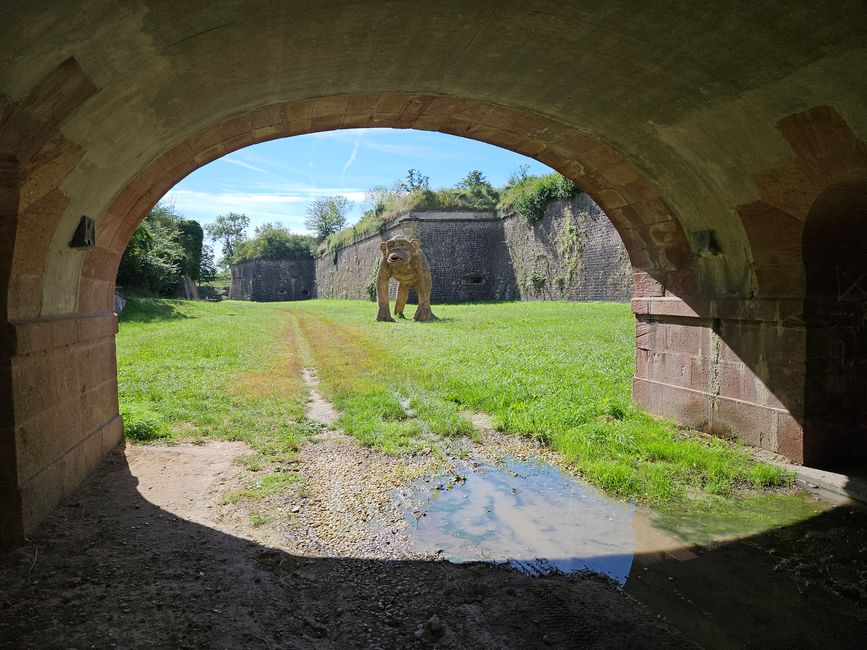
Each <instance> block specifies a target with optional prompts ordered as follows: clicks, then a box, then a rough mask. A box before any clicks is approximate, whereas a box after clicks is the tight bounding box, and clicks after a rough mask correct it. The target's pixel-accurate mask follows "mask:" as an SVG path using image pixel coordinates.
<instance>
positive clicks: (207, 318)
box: [118, 300, 791, 505]
mask: <svg viewBox="0 0 867 650" xmlns="http://www.w3.org/2000/svg"><path fill="white" fill-rule="evenodd" d="M434 311H435V313H436V314H437V315H438V316H439V317H440V318H441V320H440V321H438V322H434V323H424V324H422V323H415V322H413V321H411V320H407V321H399V322H397V323H394V324H391V323H377V322H375V321H374V316H375V305H373V304H371V303H369V302H361V301H357V302H352V301H328V300H316V301H305V302H303V303H281V304H273V303H272V304H255V303H238V302H223V303H219V304H203V303H199V304H196V303H185V302H179V301H161V302H159V303H152V302H140V301H131V304H130V305H129V306H128V307H127V310H126V311H125V312H124V315H123V319H122V323H121V331H120V335H119V336H118V374H119V381H120V398H121V404H122V405H123V409H125V413H126V414H127V415H128V416H129V418H130V420H129V421H127V433H128V435H130V436H137V437H139V438H140V439H167V440H176V439H185V438H219V439H233V440H246V441H248V442H250V444H252V445H253V446H254V447H255V448H256V449H257V450H258V453H259V454H261V455H262V457H263V458H265V459H266V460H267V459H272V460H273V459H286V458H291V457H292V453H293V451H294V448H295V446H296V445H297V443H298V442H299V441H300V440H301V438H302V437H303V436H304V435H306V434H308V433H311V432H313V430H314V429H315V427H312V426H311V424H310V423H308V422H305V421H304V419H303V400H304V395H305V392H304V389H303V386H302V385H301V383H300V381H299V379H298V375H299V373H300V368H301V361H300V359H301V357H304V358H305V361H307V360H310V361H312V363H313V364H314V365H315V366H316V368H317V370H318V373H319V377H320V380H321V386H320V390H321V391H322V392H323V394H324V395H325V396H326V397H327V398H329V399H331V400H332V401H333V403H334V404H335V406H336V407H337V409H338V411H339V412H340V413H341V416H340V420H339V422H338V424H339V426H340V427H341V428H343V429H344V430H345V431H346V432H347V433H348V434H350V435H353V436H356V437H357V438H358V439H359V440H361V441H362V442H364V443H365V444H368V445H370V446H372V447H374V448H376V449H379V450H382V451H385V452H388V453H405V452H412V451H415V450H418V449H420V448H422V447H433V448H435V447H436V445H437V444H438V442H442V441H444V440H448V439H449V438H451V437H454V436H461V435H473V433H474V429H473V427H472V425H471V423H470V422H469V421H468V420H467V419H466V417H465V416H464V415H463V413H465V412H466V411H481V412H485V413H489V414H490V415H491V416H493V418H494V421H495V424H496V426H497V427H498V428H499V429H501V430H502V431H505V432H508V433H512V434H517V435H523V436H531V437H536V438H539V439H541V440H542V441H544V442H545V443H546V444H548V445H550V446H552V447H553V448H554V449H556V450H558V451H559V452H560V453H561V454H562V455H563V456H564V457H565V459H566V460H567V461H568V462H569V463H570V464H571V465H572V466H573V467H574V468H575V469H576V470H577V471H578V472H580V473H581V474H582V475H583V476H584V477H586V479H587V480H588V481H590V482H591V483H593V484H595V485H597V486H600V487H602V488H603V489H605V490H606V491H608V492H609V493H611V494H614V495H617V496H621V497H625V498H630V499H634V500H637V501H642V502H646V503H651V504H655V505H660V504H676V503H684V502H686V501H687V500H688V496H690V497H692V498H695V495H696V494H698V495H704V496H703V497H701V499H699V500H700V501H701V500H703V501H704V502H705V503H706V504H707V503H715V504H718V505H719V504H726V503H729V504H733V503H736V500H735V499H733V496H737V495H739V494H740V493H741V492H742V491H743V490H744V489H747V490H761V489H764V488H767V487H773V486H780V485H788V484H789V483H790V482H791V477H790V476H788V475H786V474H785V473H784V472H782V471H781V470H779V469H777V468H774V467H771V466H768V465H762V464H759V463H756V462H754V461H753V460H752V459H751V458H750V457H749V455H748V454H746V453H745V452H744V451H743V450H742V449H741V448H739V447H738V446H737V445H734V444H732V443H730V442H726V441H723V440H720V439H716V438H710V437H707V436H699V435H696V434H693V433H690V432H685V431H681V430H679V429H678V428H677V427H676V426H674V424H673V423H671V422H668V421H664V420H659V419H657V418H654V417H651V416H650V415H648V414H647V413H645V412H644V411H643V410H642V409H640V408H638V407H636V406H635V405H634V404H633V403H632V400H631V394H630V386H631V377H632V375H633V372H634V345H635V343H634V320H633V317H632V315H631V314H630V311H629V306H628V305H623V304H610V303H565V302H561V303H557V302H553V303H552V302H546V303H499V304H472V305H437V306H436V307H435V309H434ZM243 462H244V463H245V465H249V466H251V467H256V466H259V465H260V464H261V463H260V458H258V457H253V458H246V459H245V460H244V461H243ZM250 489H251V490H252V491H251V493H250V495H246V496H249V497H250V498H255V496H254V495H255V494H259V493H260V492H261V489H260V488H255V487H251V488H250Z"/></svg>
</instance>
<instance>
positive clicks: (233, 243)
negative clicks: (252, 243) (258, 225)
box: [205, 212, 250, 266]
mask: <svg viewBox="0 0 867 650" xmlns="http://www.w3.org/2000/svg"><path fill="white" fill-rule="evenodd" d="M249 225H250V219H249V218H248V217H247V215H246V214H238V213H236V212H230V213H229V214H221V215H218V216H217V220H216V221H215V222H214V223H208V224H205V230H206V231H207V233H208V236H209V237H210V238H211V239H213V240H216V241H218V242H220V243H222V245H223V259H222V262H221V264H223V265H224V266H225V265H227V264H230V263H231V262H230V260H231V259H232V258H233V257H234V254H235V248H237V246H238V244H240V243H242V242H244V241H245V240H246V239H247V235H246V234H245V230H246V229H247V227H248V226H249Z"/></svg>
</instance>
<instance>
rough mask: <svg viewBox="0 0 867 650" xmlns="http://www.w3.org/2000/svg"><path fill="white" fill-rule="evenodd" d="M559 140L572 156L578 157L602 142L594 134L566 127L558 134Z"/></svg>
mask: <svg viewBox="0 0 867 650" xmlns="http://www.w3.org/2000/svg"><path fill="white" fill-rule="evenodd" d="M557 142H558V143H559V144H560V146H562V147H563V148H564V149H566V150H567V151H568V152H569V153H570V154H571V156H572V157H578V156H580V154H583V153H584V152H586V151H589V150H590V149H593V148H594V147H598V146H599V144H600V142H599V140H597V139H596V138H594V137H593V136H590V135H588V134H586V133H582V132H581V131H578V130H576V129H564V130H563V131H562V132H560V133H559V134H558V135H557Z"/></svg>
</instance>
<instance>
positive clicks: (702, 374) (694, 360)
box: [687, 357, 714, 394]
mask: <svg viewBox="0 0 867 650" xmlns="http://www.w3.org/2000/svg"><path fill="white" fill-rule="evenodd" d="M713 376H714V369H713V367H712V366H711V361H710V359H708V358H707V357H691V358H690V360H689V384H688V385H687V388H691V389H692V390H696V391H699V392H702V393H708V394H710V393H711V391H712V390H713V386H712V384H713Z"/></svg>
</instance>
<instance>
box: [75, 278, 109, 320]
mask: <svg viewBox="0 0 867 650" xmlns="http://www.w3.org/2000/svg"><path fill="white" fill-rule="evenodd" d="M78 308H79V309H80V310H81V311H82V312H107V311H113V310H114V280H113V279H112V280H97V279H92V278H82V279H81V282H80V283H79V298H78Z"/></svg>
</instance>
